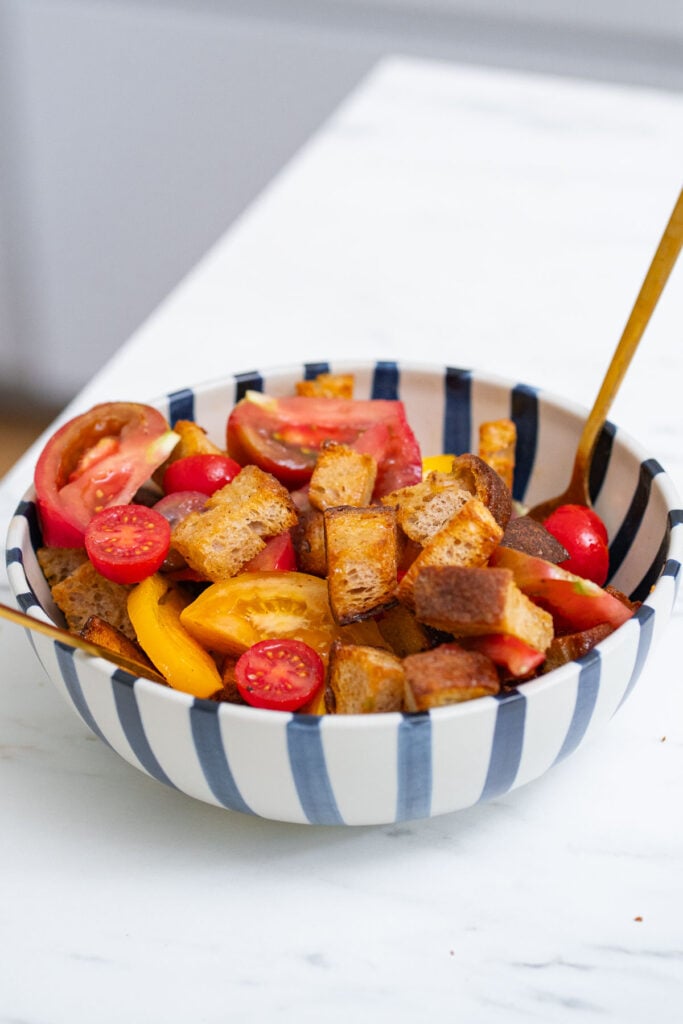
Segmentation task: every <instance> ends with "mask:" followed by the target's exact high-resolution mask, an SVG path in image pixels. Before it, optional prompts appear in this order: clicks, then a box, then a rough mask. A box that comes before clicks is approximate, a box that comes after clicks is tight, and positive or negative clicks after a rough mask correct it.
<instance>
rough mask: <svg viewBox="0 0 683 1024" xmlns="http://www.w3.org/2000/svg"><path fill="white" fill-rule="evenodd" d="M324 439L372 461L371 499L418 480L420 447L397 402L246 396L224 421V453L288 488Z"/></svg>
mask: <svg viewBox="0 0 683 1024" xmlns="http://www.w3.org/2000/svg"><path fill="white" fill-rule="evenodd" d="M327 440H333V441H338V442H341V443H343V444H348V445H350V446H351V447H354V448H356V449H358V450H359V451H364V452H367V453H369V454H371V455H372V456H373V457H374V458H375V459H376V461H377V465H378V472H377V481H376V483H375V497H381V496H382V495H383V494H388V493H389V492H390V491H392V490H396V489H397V488H399V487H406V486H408V485H409V484H414V483H418V482H419V481H420V479H421V478H422V463H421V457H420V448H419V445H418V443H417V440H416V439H415V435H414V434H413V432H412V430H411V429H410V427H409V425H408V422H407V420H406V414H405V409H404V407H403V403H402V402H399V401H392V400H385V399H369V400H355V399H335V398H308V397H303V396H301V395H297V396H295V397H292V398H272V397H269V396H267V395H263V394H261V393H260V392H249V393H248V395H247V397H246V398H243V399H242V401H240V402H238V403H237V405H236V406H235V407H234V409H233V410H232V412H231V413H230V416H229V418H228V427H227V445H228V452H229V454H230V455H231V456H232V457H233V458H234V459H236V460H237V462H239V463H240V464H241V465H247V464H248V463H254V464H255V465H257V466H259V467H260V468H261V469H264V470H266V471H267V472H269V473H272V474H273V475H274V476H276V477H277V478H278V480H280V481H281V482H282V483H284V484H285V485H286V486H287V487H289V488H290V489H294V488H298V487H302V486H303V485H304V484H305V483H306V482H307V481H308V480H309V479H310V476H311V473H312V472H313V467H314V465H315V461H316V458H317V455H318V450H319V448H320V446H321V444H322V443H323V441H327Z"/></svg>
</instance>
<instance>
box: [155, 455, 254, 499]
mask: <svg viewBox="0 0 683 1024" xmlns="http://www.w3.org/2000/svg"><path fill="white" fill-rule="evenodd" d="M241 468H242V467H241V466H240V465H239V463H237V462H235V460H234V459H230V458H228V456H227V455H186V456H185V458H184V459H176V460H175V462H172V463H171V464H170V466H169V467H168V469H167V470H166V472H165V473H164V481H163V488H164V490H165V492H166V494H173V493H174V492H175V491H201V492H202V493H203V494H207V495H211V494H214V493H215V492H216V491H219V490H220V489H221V487H225V485H226V484H229V483H231V482H232V481H233V480H234V479H235V477H236V476H237V474H238V473H239V471H240V469H241Z"/></svg>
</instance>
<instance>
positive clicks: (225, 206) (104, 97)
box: [0, 0, 683, 404]
mask: <svg viewBox="0 0 683 1024" xmlns="http://www.w3.org/2000/svg"><path fill="white" fill-rule="evenodd" d="M386 52H403V53H411V54H416V55H425V56H435V57H446V58H451V59H456V60H462V61H466V62H476V63H483V64H490V65H500V66H505V67H513V68H514V67H518V68H528V69H532V70H541V71H548V72H551V73H558V74H574V75H579V76H584V77H592V78H597V79H602V80H610V81H616V82H620V81H623V82H632V83H635V84H643V85H652V86H664V87H668V88H675V89H681V88H683V3H681V2H680V0H647V2H642V3H641V2H637V0H594V2H593V3H591V4H588V3H585V2H582V3H578V2H575V3H567V2H560V0H545V2H543V0H516V2H512V0H510V2H505V0H476V2H475V0H470V2H469V3H468V2H464V0H299V2H297V0H292V2H289V3H287V2H284V0H279V2H276V0H196V2H195V3H192V2H191V0H137V2H135V0H125V2H119V3H115V2H113V0H112V2H106V0H0V140H2V141H1V142H0V395H1V394H2V392H5V393H9V392H11V393H13V394H14V395H26V396H28V397H29V398H31V399H33V400H36V399H37V398H42V399H44V400H45V401H48V402H50V403H57V404H61V403H63V402H65V401H66V400H68V398H70V397H71V395H72V394H73V393H74V392H75V391H76V390H77V389H78V388H79V387H80V386H81V385H82V384H83V383H85V381H87V380H88V379H89V377H90V376H91V375H92V374H93V373H94V372H95V371H96V370H97V369H98V368H99V367H100V366H101V365H102V363H103V362H104V361H105V360H106V358H107V357H108V356H109V355H110V354H111V353H112V352H113V351H114V350H115V349H116V347H117V346H118V345H120V344H121V342H122V341H124V340H125V339H126V337H127V336H128V335H129V334H130V333H131V332H132V331H133V330H134V329H135V327H136V326H137V325H138V324H139V323H140V322H141V321H142V320H143V319H144V318H145V316H146V315H147V314H148V313H149V312H150V311H151V310H152V309H153V308H154V306H155V305H156V304H157V303H158V302H159V301H160V300H161V299H162V298H163V296H164V295H165V294H166V293H167V292H168V291H169V290H170V289H171V288H172V287H173V285H174V284H175V283H176V282H177V281H178V280H179V279H180V278H181V277H182V276H183V274H184V273H185V272H186V270H187V269H189V267H191V266H192V264H193V263H194V262H195V261H196V259H197V258H198V257H199V256H200V255H201V254H202V252H204V251H205V250H206V248H207V247H208V246H209V245H210V244H211V243H212V242H213V241H214V240H215V239H216V238H217V237H218V236H219V235H220V234H221V233H222V232H223V231H224V230H225V229H226V228H227V227H228V225H229V224H230V222H231V221H232V220H234V218H235V217H236V216H238V214H239V212H240V211H241V210H242V209H243V208H244V207H245V205H247V204H248V203H249V201H250V200H251V199H252V198H254V197H255V196H256V195H257V194H258V192H259V191H260V190H261V189H262V187H263V186H264V185H265V184H266V182H267V181H268V180H269V179H270V178H271V177H272V176H273V174H274V173H276V171H277V170H278V168H279V167H281V166H282V165H283V163H284V162H286V160H287V159H288V158H289V157H290V155H291V154H292V153H293V152H295V151H296V149H297V148H298V147H299V146H300V145H301V143H302V142H303V141H304V140H305V139H306V138H307V136H308V135H309V134H310V133H311V132H312V131H313V130H314V129H315V128H316V127H317V126H318V125H319V124H320V123H321V121H322V120H324V118H325V117H326V116H327V114H328V113H329V112H330V111H331V110H332V109H333V108H334V106H335V105H336V104H337V103H338V101H339V100H340V99H341V98H342V97H343V96H344V95H345V94H346V93H347V92H348V90H349V89H350V88H351V87H352V86H353V84H355V83H356V82H357V81H358V80H359V78H360V77H361V76H362V75H363V74H364V73H365V72H366V71H367V70H368V69H369V68H370V67H371V66H372V64H373V63H374V61H375V60H376V59H377V58H378V57H379V56H381V55H382V54H383V53H386ZM189 341H191V339H189Z"/></svg>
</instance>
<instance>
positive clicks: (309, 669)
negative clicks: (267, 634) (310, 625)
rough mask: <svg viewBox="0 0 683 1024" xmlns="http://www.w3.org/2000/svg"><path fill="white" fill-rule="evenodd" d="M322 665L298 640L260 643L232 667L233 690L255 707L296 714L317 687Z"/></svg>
mask: <svg viewBox="0 0 683 1024" xmlns="http://www.w3.org/2000/svg"><path fill="white" fill-rule="evenodd" d="M324 678H325V666H324V665H323V662H322V659H321V657H320V655H319V654H317V653H316V651H314V650H313V648H312V647H309V646H308V644H304V643H302V642H301V641H300V640H262V641H261V642H260V643H257V644H254V646H253V647H250V648H249V650H248V651H245V652H244V654H242V655H241V656H240V657H239V658H238V660H237V664H236V665H235V681H236V683H237V689H238V690H239V692H240V694H241V695H242V697H243V698H244V700H245V701H246V702H247V704H251V705H252V707H255V708H270V709H271V710H274V711H296V710H297V708H300V707H303V705H304V704H307V703H308V701H310V700H311V699H312V697H313V695H314V694H315V693H316V692H317V691H318V690H319V689H320V688H321V686H322V684H323V680H324Z"/></svg>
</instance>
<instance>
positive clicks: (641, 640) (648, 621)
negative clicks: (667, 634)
mask: <svg viewBox="0 0 683 1024" xmlns="http://www.w3.org/2000/svg"><path fill="white" fill-rule="evenodd" d="M633 618H634V619H635V620H636V622H637V623H638V625H639V626H640V633H639V634H638V650H637V651H636V660H635V663H634V665H633V672H632V673H631V678H630V679H629V681H628V686H627V687H626V692H625V693H624V696H623V697H622V698H621V700H620V702H619V707H621V705H622V704H623V703H624V701H625V700H626V698H627V697H628V696H629V694H630V693H631V690H632V689H633V687H634V686H635V685H636V683H637V682H638V677H639V676H640V673H641V672H642V670H643V665H644V664H645V659H646V658H647V655H648V651H649V650H650V645H651V644H652V634H653V632H654V628H655V610H654V608H652V607H650V605H649V604H642V605H641V606H640V608H639V609H638V610H637V612H636V613H635V615H634V616H633Z"/></svg>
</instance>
